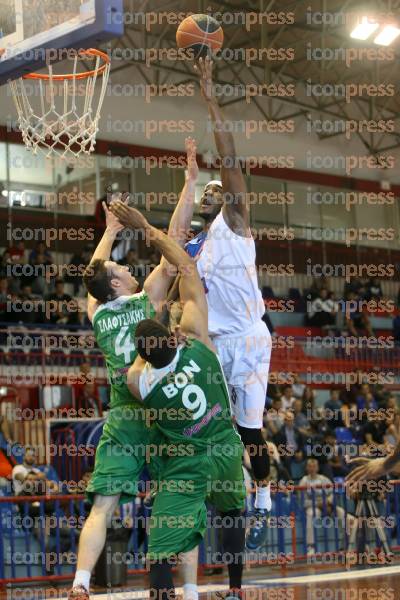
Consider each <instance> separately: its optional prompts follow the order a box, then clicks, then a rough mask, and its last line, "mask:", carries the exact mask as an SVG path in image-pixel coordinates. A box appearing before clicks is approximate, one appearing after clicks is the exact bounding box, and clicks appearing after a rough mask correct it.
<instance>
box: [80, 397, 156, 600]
mask: <svg viewBox="0 0 400 600" xmlns="http://www.w3.org/2000/svg"><path fill="white" fill-rule="evenodd" d="M148 438H149V436H148V430H147V429H146V427H145V425H144V423H143V422H141V421H140V420H138V418H137V415H136V414H135V413H134V412H133V410H132V409H128V407H120V408H114V409H112V410H111V411H110V413H109V415H108V418H107V421H106V423H105V425H104V428H103V433H102V436H101V438H100V442H99V445H98V447H97V450H96V462H95V469H94V473H93V476H92V478H91V480H90V482H89V485H88V487H87V490H86V494H87V496H88V499H89V500H90V501H91V502H92V503H93V507H92V510H91V512H90V515H89V517H88V519H87V522H86V523H85V526H84V528H83V530H82V533H81V536H80V539H79V548H78V564H77V572H76V578H75V579H74V583H73V587H72V589H71V591H70V592H69V598H70V599H73V600H76V598H82V600H84V599H85V598H88V594H89V586H90V574H91V571H92V570H93V568H94V566H95V564H96V562H97V559H98V558H99V556H100V554H101V551H102V549H103V547H104V543H105V538H106V530H107V518H109V519H111V517H112V516H113V514H114V512H115V510H116V508H117V506H118V503H124V502H129V501H133V500H134V498H135V496H136V494H137V486H138V480H139V477H140V474H141V472H142V471H143V469H144V467H145V463H146V460H145V459H146V449H147V444H148ZM83 588H84V589H83Z"/></svg>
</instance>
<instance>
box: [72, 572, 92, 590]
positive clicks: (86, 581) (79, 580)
mask: <svg viewBox="0 0 400 600" xmlns="http://www.w3.org/2000/svg"><path fill="white" fill-rule="evenodd" d="M78 585H83V587H84V588H85V590H87V591H89V586H90V571H77V572H76V573H75V579H74V583H73V584H72V587H77V586H78Z"/></svg>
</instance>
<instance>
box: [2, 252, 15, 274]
mask: <svg viewBox="0 0 400 600" xmlns="http://www.w3.org/2000/svg"><path fill="white" fill-rule="evenodd" d="M11 267H12V261H11V256H10V253H9V251H8V250H4V252H3V254H2V255H1V261H0V277H1V278H3V277H8V276H9V275H10V269H11Z"/></svg>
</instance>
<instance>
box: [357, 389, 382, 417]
mask: <svg viewBox="0 0 400 600" xmlns="http://www.w3.org/2000/svg"><path fill="white" fill-rule="evenodd" d="M356 403H357V408H358V410H362V409H363V408H374V409H377V408H378V406H377V404H376V402H375V398H374V397H373V395H372V394H371V392H370V388H369V384H368V383H363V384H362V385H361V389H360V392H359V393H358V395H357V396H356Z"/></svg>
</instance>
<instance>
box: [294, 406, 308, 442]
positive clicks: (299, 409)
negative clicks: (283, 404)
mask: <svg viewBox="0 0 400 600" xmlns="http://www.w3.org/2000/svg"><path fill="white" fill-rule="evenodd" d="M293 414H294V422H293V424H294V426H295V428H296V429H297V430H298V431H300V433H301V435H303V436H307V435H309V434H310V433H311V427H310V422H309V420H308V419H307V417H306V415H305V414H304V412H303V401H302V400H299V399H297V400H295V401H294V403H293Z"/></svg>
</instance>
